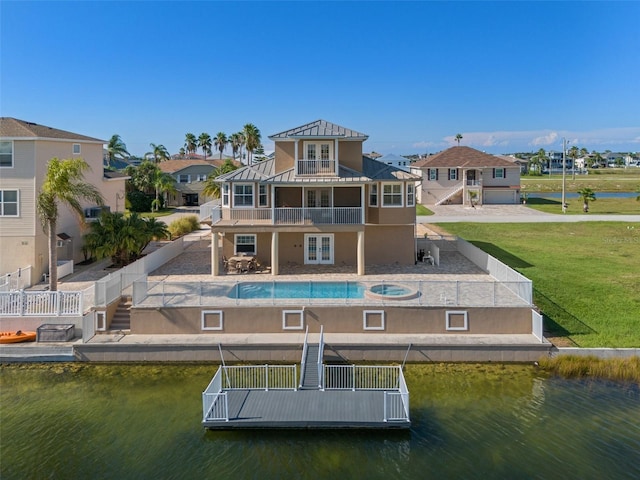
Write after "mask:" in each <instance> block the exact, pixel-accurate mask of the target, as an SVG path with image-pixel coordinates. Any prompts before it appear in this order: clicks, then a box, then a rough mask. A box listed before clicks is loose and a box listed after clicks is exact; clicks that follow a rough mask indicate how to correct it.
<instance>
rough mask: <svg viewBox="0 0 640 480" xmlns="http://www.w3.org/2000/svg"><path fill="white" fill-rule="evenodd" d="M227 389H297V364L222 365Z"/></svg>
mask: <svg viewBox="0 0 640 480" xmlns="http://www.w3.org/2000/svg"><path fill="white" fill-rule="evenodd" d="M221 368H222V370H223V380H222V384H223V385H224V389H225V390H296V388H297V381H296V379H297V369H296V366H295V365H248V366H233V367H224V366H223V367H221Z"/></svg>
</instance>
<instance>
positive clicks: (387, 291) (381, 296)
mask: <svg viewBox="0 0 640 480" xmlns="http://www.w3.org/2000/svg"><path fill="white" fill-rule="evenodd" d="M418 295H419V292H418V291H417V290H414V289H412V288H409V287H407V286H405V285H398V284H396V283H379V284H377V285H372V286H371V287H370V288H369V289H368V290H366V291H365V292H364V296H365V297H366V298H370V299H372V300H411V299H413V298H416V297H417V296H418Z"/></svg>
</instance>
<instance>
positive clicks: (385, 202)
mask: <svg viewBox="0 0 640 480" xmlns="http://www.w3.org/2000/svg"><path fill="white" fill-rule="evenodd" d="M382 206H383V207H401V206H402V184H401V183H384V184H382Z"/></svg>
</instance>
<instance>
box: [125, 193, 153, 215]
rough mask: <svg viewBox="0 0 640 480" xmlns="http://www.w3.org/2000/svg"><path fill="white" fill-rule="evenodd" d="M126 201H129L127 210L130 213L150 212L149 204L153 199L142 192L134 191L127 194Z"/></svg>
mask: <svg viewBox="0 0 640 480" xmlns="http://www.w3.org/2000/svg"><path fill="white" fill-rule="evenodd" d="M127 200H128V201H129V204H130V207H129V210H131V211H132V212H150V211H151V202H152V201H153V197H151V196H149V195H147V194H146V193H144V192H140V191H135V192H130V193H128V194H127Z"/></svg>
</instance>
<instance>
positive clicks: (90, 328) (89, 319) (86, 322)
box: [82, 310, 96, 343]
mask: <svg viewBox="0 0 640 480" xmlns="http://www.w3.org/2000/svg"><path fill="white" fill-rule="evenodd" d="M95 317H96V312H95V311H93V310H92V311H90V312H87V313H86V314H85V315H84V317H82V343H87V342H88V341H89V340H91V339H92V338H93V337H94V336H95V334H96V320H95Z"/></svg>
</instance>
